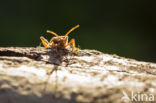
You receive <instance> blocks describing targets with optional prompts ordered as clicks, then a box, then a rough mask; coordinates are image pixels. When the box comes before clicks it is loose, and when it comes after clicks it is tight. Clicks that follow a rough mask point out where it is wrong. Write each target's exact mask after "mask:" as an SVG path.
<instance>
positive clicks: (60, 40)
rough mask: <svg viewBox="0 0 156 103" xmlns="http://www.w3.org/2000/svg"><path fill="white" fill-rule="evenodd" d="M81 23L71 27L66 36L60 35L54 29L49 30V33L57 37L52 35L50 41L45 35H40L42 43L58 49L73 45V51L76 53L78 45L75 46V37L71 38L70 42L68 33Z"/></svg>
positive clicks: (47, 46) (46, 46)
mask: <svg viewBox="0 0 156 103" xmlns="http://www.w3.org/2000/svg"><path fill="white" fill-rule="evenodd" d="M79 26H80V25H76V26H75V27H73V28H71V29H70V30H69V31H68V32H67V33H66V34H65V35H64V36H59V35H58V34H56V33H55V32H53V31H50V30H47V33H50V34H53V35H55V37H52V38H51V40H50V42H48V41H47V40H46V39H45V38H44V37H43V36H41V37H40V39H41V41H42V44H43V46H44V47H45V48H56V50H58V49H65V48H67V47H68V46H70V45H72V50H73V53H74V54H76V49H77V48H76V47H75V39H71V41H70V42H69V43H68V35H69V33H71V32H72V31H73V30H75V29H76V28H78V27H79Z"/></svg>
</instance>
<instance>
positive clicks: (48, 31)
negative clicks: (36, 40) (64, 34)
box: [47, 30, 61, 39]
mask: <svg viewBox="0 0 156 103" xmlns="http://www.w3.org/2000/svg"><path fill="white" fill-rule="evenodd" d="M47 33H50V34H53V35H55V36H56V37H58V38H59V39H61V38H60V37H59V36H58V35H57V34H56V33H55V32H53V31H50V30H47Z"/></svg>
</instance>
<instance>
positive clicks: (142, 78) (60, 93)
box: [0, 47, 156, 103]
mask: <svg viewBox="0 0 156 103" xmlns="http://www.w3.org/2000/svg"><path fill="white" fill-rule="evenodd" d="M132 91H133V92H135V93H138V94H139V93H140V94H141V93H144V94H147V95H149V94H152V95H154V96H155V98H154V99H155V101H156V64H155V63H150V62H140V61H136V60H133V59H128V58H123V57H119V56H116V55H109V54H104V53H101V52H98V51H96V50H79V56H75V55H73V54H72V52H71V50H60V51H59V55H56V52H55V50H54V49H44V48H20V47H8V48H0V103H126V102H129V103H130V102H132V101H128V100H125V99H122V97H123V92H126V93H127V95H128V96H129V97H130V96H131V92H132ZM148 102H149V101H148ZM153 103H154V102H153Z"/></svg>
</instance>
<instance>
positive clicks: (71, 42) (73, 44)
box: [65, 39, 76, 54]
mask: <svg viewBox="0 0 156 103" xmlns="http://www.w3.org/2000/svg"><path fill="white" fill-rule="evenodd" d="M71 44H72V48H73V52H74V54H76V47H75V39H72V40H71V41H70V42H69V43H68V44H67V45H66V46H65V47H68V46H70V45H71Z"/></svg>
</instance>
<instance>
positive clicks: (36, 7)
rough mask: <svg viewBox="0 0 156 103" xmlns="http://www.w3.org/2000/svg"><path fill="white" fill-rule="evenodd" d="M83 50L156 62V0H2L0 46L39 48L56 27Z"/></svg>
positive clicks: (57, 31) (0, 6)
mask: <svg viewBox="0 0 156 103" xmlns="http://www.w3.org/2000/svg"><path fill="white" fill-rule="evenodd" d="M77 24H80V27H79V28H78V29H76V30H75V31H73V32H72V33H71V34H70V35H69V36H70V39H71V38H75V39H76V45H77V46H79V47H80V48H81V49H96V50H99V51H102V52H104V53H109V54H117V55H119V56H124V57H128V58H134V59H137V60H141V61H149V62H156V36H155V35H156V5H155V3H154V2H152V0H101V1H100V0H64V1H63V0H62V1H59V0H2V1H1V3H0V46H1V47H9V46H22V47H37V46H39V44H40V43H41V41H40V39H39V38H40V36H41V35H42V36H44V37H45V38H47V39H48V40H49V39H50V38H51V37H52V35H50V34H47V33H46V30H47V29H49V30H52V31H54V32H56V33H58V34H59V35H64V34H65V33H66V32H67V31H68V30H69V29H70V28H72V27H74V26H75V25H77Z"/></svg>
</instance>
